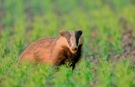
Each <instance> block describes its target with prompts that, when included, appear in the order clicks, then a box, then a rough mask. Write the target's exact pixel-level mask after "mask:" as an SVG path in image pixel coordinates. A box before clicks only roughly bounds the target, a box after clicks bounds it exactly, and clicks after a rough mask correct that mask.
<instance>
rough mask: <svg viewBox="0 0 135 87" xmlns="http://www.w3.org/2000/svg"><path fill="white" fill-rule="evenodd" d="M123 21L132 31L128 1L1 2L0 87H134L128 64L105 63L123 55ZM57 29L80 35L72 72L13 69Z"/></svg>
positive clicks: (134, 14) (133, 10) (133, 9)
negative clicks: (29, 47) (28, 50)
mask: <svg viewBox="0 0 135 87" xmlns="http://www.w3.org/2000/svg"><path fill="white" fill-rule="evenodd" d="M122 17H124V18H125V19H126V20H127V22H128V23H129V24H130V26H131V27H132V28H133V29H135V20H134V19H135V3H133V0H96V1H93V0H57V1H56V0H0V87H134V86H135V75H134V72H135V68H134V67H132V62H131V61H130V60H128V58H127V59H124V58H119V60H117V61H115V60H114V61H108V60H109V59H111V57H110V55H115V54H118V55H119V54H121V53H122V45H121V44H122V43H121V37H122V33H123V32H124V30H123V29H122V27H121V25H120V19H121V18H122ZM61 29H65V30H76V29H82V30H83V37H84V39H85V42H84V46H83V56H82V59H81V61H79V63H78V64H77V66H76V68H75V70H74V71H72V70H71V68H67V67H66V66H64V65H63V66H60V67H59V70H56V69H54V68H51V67H50V66H48V65H42V64H41V65H37V66H33V65H29V64H27V63H26V64H24V65H23V66H20V67H18V65H17V62H18V59H19V55H20V54H21V52H22V51H23V50H24V48H25V47H27V45H28V44H30V43H31V42H33V41H35V40H37V39H40V38H43V37H55V36H59V31H60V30H61ZM133 33H135V30H133ZM93 34H94V35H95V36H93ZM92 59H94V60H98V63H96V62H94V61H93V62H92V61H91V60H92ZM111 60H113V58H112V59H111Z"/></svg>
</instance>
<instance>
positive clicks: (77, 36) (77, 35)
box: [75, 31, 81, 46]
mask: <svg viewBox="0 0 135 87" xmlns="http://www.w3.org/2000/svg"><path fill="white" fill-rule="evenodd" d="M80 36H81V35H80V33H78V32H77V31H76V32H75V38H76V44H77V46H78V43H79V38H80Z"/></svg>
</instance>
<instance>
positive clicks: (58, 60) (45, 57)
mask: <svg viewBox="0 0 135 87" xmlns="http://www.w3.org/2000/svg"><path fill="white" fill-rule="evenodd" d="M82 45H83V37H82V31H81V30H77V31H64V30H62V31H60V36H59V37H57V38H43V39H40V40H37V41H35V42H33V43H32V44H30V45H29V46H28V47H27V48H26V49H25V50H24V51H23V52H22V54H21V56H20V59H19V64H20V63H21V62H22V61H23V60H27V61H29V62H30V63H34V64H39V63H44V64H50V65H52V66H59V65H62V64H65V63H66V62H68V63H69V66H70V67H72V69H74V68H75V64H76V63H77V62H78V61H79V59H80V57H81V54H82Z"/></svg>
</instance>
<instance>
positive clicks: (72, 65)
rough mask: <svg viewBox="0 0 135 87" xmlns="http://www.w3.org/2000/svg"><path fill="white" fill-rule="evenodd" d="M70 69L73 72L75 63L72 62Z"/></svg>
mask: <svg viewBox="0 0 135 87" xmlns="http://www.w3.org/2000/svg"><path fill="white" fill-rule="evenodd" d="M70 67H72V70H74V69H75V63H74V62H72V63H71V65H70Z"/></svg>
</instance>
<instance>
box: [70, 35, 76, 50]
mask: <svg viewBox="0 0 135 87" xmlns="http://www.w3.org/2000/svg"><path fill="white" fill-rule="evenodd" d="M70 34H71V38H70V43H71V48H77V44H76V38H75V32H71V33H70Z"/></svg>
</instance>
